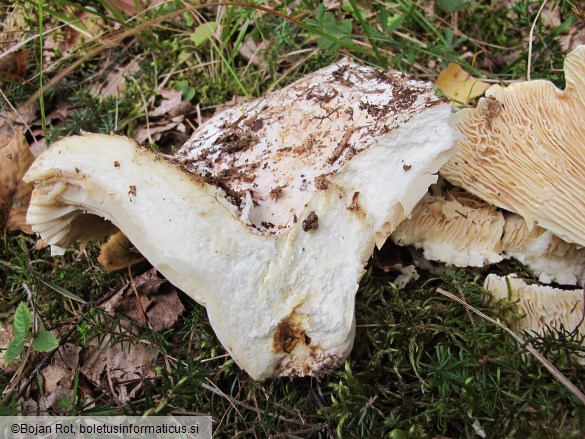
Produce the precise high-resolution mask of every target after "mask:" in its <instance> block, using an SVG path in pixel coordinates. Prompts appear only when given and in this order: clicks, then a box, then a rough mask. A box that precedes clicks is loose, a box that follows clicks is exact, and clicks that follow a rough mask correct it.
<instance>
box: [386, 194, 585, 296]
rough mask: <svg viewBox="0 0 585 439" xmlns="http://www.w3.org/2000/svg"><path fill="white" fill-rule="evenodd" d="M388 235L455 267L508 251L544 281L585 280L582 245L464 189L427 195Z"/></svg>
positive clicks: (475, 263)
mask: <svg viewBox="0 0 585 439" xmlns="http://www.w3.org/2000/svg"><path fill="white" fill-rule="evenodd" d="M391 238H392V240H393V241H394V242H395V243H396V244H398V245H413V246H414V247H416V248H420V249H422V250H423V255H424V257H425V258H426V259H428V260H431V261H439V262H444V263H445V264H450V265H455V266H457V267H483V266H485V265H488V264H493V263H496V262H500V261H502V260H503V259H508V258H510V257H512V258H515V259H517V260H518V261H520V262H522V263H523V264H525V265H527V266H528V267H529V268H530V269H531V270H532V271H533V272H534V274H536V275H537V276H539V280H540V281H541V282H543V283H551V282H557V283H560V284H566V285H583V283H584V282H585V248H582V247H580V246H578V245H576V244H570V243H568V242H565V241H563V240H562V239H560V238H559V237H558V236H555V235H554V234H553V233H551V232H550V231H548V230H545V229H543V228H541V227H534V228H533V229H532V230H529V228H528V225H527V224H526V221H524V219H523V218H522V217H520V216H519V215H516V214H510V213H506V214H503V213H502V212H501V211H500V210H498V209H497V208H496V207H495V206H492V205H491V204H489V203H487V202H485V201H482V200H478V199H477V198H476V197H474V196H473V195H470V194H468V193H466V192H461V191H454V192H450V193H448V194H447V195H441V194H438V195H430V194H427V195H425V197H423V199H422V200H421V201H420V202H419V204H417V206H416V207H415V208H414V210H413V211H412V214H411V217H410V218H408V219H406V220H404V221H403V222H402V223H400V225H399V226H398V228H397V229H396V230H395V231H394V232H393V233H392V235H391Z"/></svg>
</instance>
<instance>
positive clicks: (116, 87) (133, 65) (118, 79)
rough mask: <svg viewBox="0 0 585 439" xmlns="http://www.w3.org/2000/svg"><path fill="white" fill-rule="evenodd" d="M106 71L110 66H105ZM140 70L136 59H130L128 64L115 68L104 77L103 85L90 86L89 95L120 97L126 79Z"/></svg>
mask: <svg viewBox="0 0 585 439" xmlns="http://www.w3.org/2000/svg"><path fill="white" fill-rule="evenodd" d="M105 68H107V69H108V70H109V69H111V66H106V67H105ZM139 70H140V64H139V61H138V58H134V59H132V61H130V62H129V63H128V64H126V65H124V66H120V67H117V68H116V69H115V70H114V71H113V72H110V73H108V74H107V76H106V80H105V83H104V84H97V83H96V84H92V85H91V86H90V88H89V92H90V94H93V95H96V96H98V95H99V96H101V97H102V98H106V97H109V96H120V95H121V93H122V91H123V90H124V88H125V86H126V77H127V76H130V75H132V74H134V73H136V72H137V71H139Z"/></svg>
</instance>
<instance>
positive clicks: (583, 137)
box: [441, 46, 585, 245]
mask: <svg viewBox="0 0 585 439" xmlns="http://www.w3.org/2000/svg"><path fill="white" fill-rule="evenodd" d="M565 79H566V84H567V85H566V88H565V90H564V91H561V90H559V89H558V88H556V87H555V86H554V85H553V84H552V83H551V82H549V81H544V80H534V81H527V82H521V83H517V84H512V85H509V86H508V87H501V86H492V87H490V88H489V89H488V91H487V92H486V96H487V97H486V98H483V99H481V100H480V102H479V104H478V106H477V107H476V108H474V109H466V110H462V111H461V112H460V113H459V120H458V126H457V127H458V130H459V131H460V132H462V133H463V136H462V139H461V140H460V141H459V142H458V152H457V155H456V156H455V157H454V158H453V159H452V160H450V161H449V162H448V163H447V164H446V165H445V166H444V167H443V168H442V169H441V175H442V176H444V177H445V178H446V179H447V180H449V181H450V182H452V183H453V184H455V185H457V186H460V187H463V188H465V189H466V190H468V191H469V192H471V193H472V194H474V195H476V196H478V197H479V198H481V199H483V200H486V201H488V202H489V203H491V204H494V205H496V206H498V207H501V208H503V209H506V210H509V211H511V212H515V213H518V214H519V215H521V216H522V217H523V218H524V219H525V220H526V223H527V224H528V226H529V228H532V226H533V225H534V224H535V223H537V224H538V225H540V226H541V227H543V228H545V229H547V230H550V231H552V232H553V233H555V234H556V235H558V236H559V237H561V238H563V239H564V240H565V241H568V242H572V243H576V244H579V245H585V216H584V215H583V212H585V197H584V196H583V194H585V178H584V176H585V123H584V121H585V46H580V47H578V48H577V49H576V50H575V51H573V52H572V53H571V54H569V55H568V56H567V58H566V60H565Z"/></svg>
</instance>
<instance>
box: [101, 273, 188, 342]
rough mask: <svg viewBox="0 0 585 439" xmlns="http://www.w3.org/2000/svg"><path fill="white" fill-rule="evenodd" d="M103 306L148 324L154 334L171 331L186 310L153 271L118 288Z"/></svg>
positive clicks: (107, 309) (166, 283) (171, 289)
mask: <svg viewBox="0 0 585 439" xmlns="http://www.w3.org/2000/svg"><path fill="white" fill-rule="evenodd" d="M134 289H136V291H134ZM136 293H138V299H139V300H140V302H138V300H137V298H136ZM102 307H103V308H104V309H105V310H106V312H108V313H110V314H121V315H124V316H126V317H128V318H129V319H131V320H134V321H135V322H138V323H141V324H146V323H148V324H149V325H150V327H151V328H152V329H153V331H162V330H164V329H168V328H171V327H172V326H173V325H174V324H175V322H176V321H177V319H178V318H179V316H180V315H181V314H182V313H183V311H184V310H185V307H184V306H183V304H182V302H181V299H180V298H179V295H178V294H177V290H176V289H175V287H173V286H172V285H171V284H170V283H169V282H168V281H167V280H166V279H162V278H160V277H159V276H158V273H157V271H156V268H152V269H151V270H149V271H147V272H146V273H144V274H142V275H140V276H138V277H137V278H136V279H134V282H133V284H132V283H130V284H128V285H126V286H124V287H123V288H121V289H120V291H118V292H117V293H116V294H115V295H114V296H112V298H110V299H109V300H108V301H107V302H105V303H104V304H103V305H102ZM145 314H146V318H145Z"/></svg>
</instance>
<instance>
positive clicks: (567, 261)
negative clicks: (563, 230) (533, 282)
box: [501, 214, 585, 286]
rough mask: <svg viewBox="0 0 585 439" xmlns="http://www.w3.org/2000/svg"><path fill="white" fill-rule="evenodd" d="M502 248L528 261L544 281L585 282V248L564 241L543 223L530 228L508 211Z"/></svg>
mask: <svg viewBox="0 0 585 439" xmlns="http://www.w3.org/2000/svg"><path fill="white" fill-rule="evenodd" d="M501 248H502V251H503V252H504V253H505V254H506V256H507V257H512V258H515V259H517V260H518V261H520V262H522V263H523V264H525V265H527V266H528V267H529V268H530V269H531V270H532V272H533V273H534V274H535V275H536V276H538V280H539V281H540V282H542V283H545V284H548V283H551V282H556V283H559V284H564V285H581V286H583V284H584V283H585V248H583V247H581V246H578V245H576V244H571V243H568V242H566V241H563V240H562V239H561V238H559V237H558V236H556V235H554V234H553V233H552V232H550V231H549V230H545V229H543V228H542V227H534V228H533V229H532V230H530V229H529V228H528V225H527V224H526V221H524V219H523V218H522V217H521V216H519V215H516V214H507V215H506V225H505V226H504V236H503V238H502V243H501Z"/></svg>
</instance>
